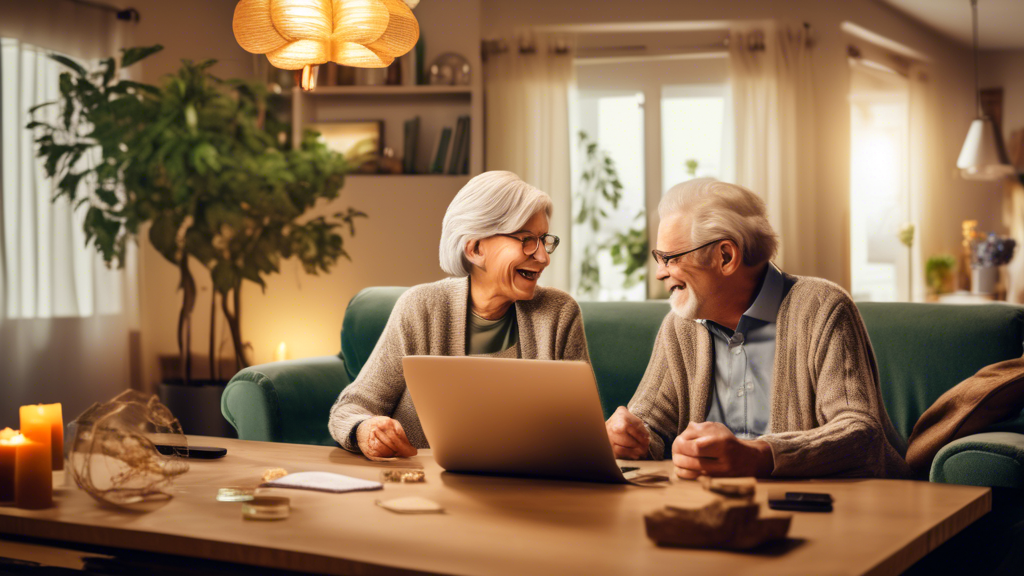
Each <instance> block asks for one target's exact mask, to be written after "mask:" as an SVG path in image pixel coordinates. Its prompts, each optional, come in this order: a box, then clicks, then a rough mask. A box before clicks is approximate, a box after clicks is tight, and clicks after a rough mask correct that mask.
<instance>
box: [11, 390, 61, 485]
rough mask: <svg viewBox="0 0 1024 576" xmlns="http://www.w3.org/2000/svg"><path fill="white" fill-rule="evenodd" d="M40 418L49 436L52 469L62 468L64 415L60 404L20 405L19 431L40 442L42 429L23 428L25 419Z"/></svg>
mask: <svg viewBox="0 0 1024 576" xmlns="http://www.w3.org/2000/svg"><path fill="white" fill-rule="evenodd" d="M26 418H31V419H32V420H42V421H43V422H44V423H45V425H44V428H45V434H48V435H49V437H50V441H49V442H50V449H51V451H52V455H51V458H52V461H53V462H52V466H53V469H54V470H63V469H64V417H63V414H61V409H60V404H59V403H57V404H32V405H29V406H22V407H21V433H22V434H23V435H24V436H25V437H26V438H28V439H30V440H32V441H33V442H42V441H43V440H42V437H41V436H40V435H41V434H43V433H44V431H43V429H42V428H40V429H36V428H33V429H32V430H26V429H25V419H26Z"/></svg>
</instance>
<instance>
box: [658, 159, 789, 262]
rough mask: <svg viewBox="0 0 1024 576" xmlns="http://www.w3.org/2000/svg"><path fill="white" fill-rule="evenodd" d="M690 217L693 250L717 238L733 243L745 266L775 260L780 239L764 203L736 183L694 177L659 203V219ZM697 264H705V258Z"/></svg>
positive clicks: (678, 185) (677, 187) (666, 195)
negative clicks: (737, 248) (672, 216)
mask: <svg viewBox="0 0 1024 576" xmlns="http://www.w3.org/2000/svg"><path fill="white" fill-rule="evenodd" d="M678 213H685V214H686V215H687V216H689V217H690V223H691V224H690V241H691V242H693V244H692V246H691V247H693V248H696V247H697V246H700V245H701V244H704V243H707V242H713V241H715V240H718V239H720V238H728V239H729V240H732V241H733V242H735V243H736V245H737V246H738V247H739V249H740V253H741V254H743V263H744V264H746V265H747V266H759V265H761V264H764V263H765V262H768V261H769V260H771V259H772V258H774V257H775V254H776V252H778V249H779V237H778V235H776V234H775V231H774V230H772V225H771V224H769V223H768V210H767V208H766V207H765V203H764V200H762V199H761V197H760V196H758V195H757V194H754V193H753V192H751V191H750V190H748V189H746V188H744V187H743V186H739V185H737V184H730V183H728V182H719V181H718V180H715V179H714V178H695V179H693V180H688V181H686V182H683V183H682V184H676V185H675V186H673V187H672V188H670V189H669V191H668V192H666V193H665V196H664V197H662V199H661V203H660V204H658V216H660V217H661V219H662V220H664V219H665V218H667V217H668V216H671V215H673V214H678ZM697 259H698V261H701V262H702V264H705V265H706V264H707V263H708V262H709V261H710V258H708V257H707V256H705V255H702V256H698V258H697Z"/></svg>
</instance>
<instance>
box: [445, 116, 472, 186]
mask: <svg viewBox="0 0 1024 576" xmlns="http://www.w3.org/2000/svg"><path fill="white" fill-rule="evenodd" d="M468 162H469V116H459V120H458V123H457V124H456V127H455V143H454V145H453V146H452V158H451V162H449V164H448V173H449V174H468V173H469V170H468V167H469V164H468Z"/></svg>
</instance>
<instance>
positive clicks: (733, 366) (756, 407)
mask: <svg viewBox="0 0 1024 576" xmlns="http://www.w3.org/2000/svg"><path fill="white" fill-rule="evenodd" d="M787 288H788V287H787V286H786V282H785V281H784V278H783V276H782V272H780V271H779V269H778V268H776V267H775V265H774V264H772V263H769V264H768V270H767V272H766V273H765V277H764V281H763V282H762V283H761V289H760V291H758V293H757V297H756V298H755V299H754V303H753V304H751V305H750V308H748V309H747V311H746V312H744V313H743V316H742V317H740V322H739V324H738V325H737V326H736V331H735V332H733V331H732V330H730V329H728V328H726V327H724V326H721V325H719V324H716V323H715V322H712V321H710V320H701V321H700V322H701V324H703V325H704V327H705V328H707V329H708V332H709V333H711V340H712V341H713V342H714V355H715V382H714V386H712V388H711V394H710V398H709V404H710V410H709V411H708V416H707V421H708V422H721V423H722V424H725V425H726V426H727V427H728V428H729V430H731V431H732V433H733V434H735V435H736V436H737V437H738V438H743V439H748V440H749V439H753V438H757V437H758V436H761V435H763V434H765V433H766V432H767V431H768V417H769V416H770V415H771V398H772V368H773V366H774V364H775V321H776V319H777V317H778V315H779V306H780V305H781V304H782V300H783V299H784V298H785V297H786V292H788V289H787Z"/></svg>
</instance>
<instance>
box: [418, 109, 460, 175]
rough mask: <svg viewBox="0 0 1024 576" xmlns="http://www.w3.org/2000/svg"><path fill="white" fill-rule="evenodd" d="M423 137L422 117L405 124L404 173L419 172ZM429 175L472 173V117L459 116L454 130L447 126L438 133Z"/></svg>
mask: <svg viewBox="0 0 1024 576" xmlns="http://www.w3.org/2000/svg"><path fill="white" fill-rule="evenodd" d="M419 135H420V117H419V116H416V117H415V118H412V119H410V120H407V121H406V122H405V150H404V153H405V155H404V157H403V160H402V172H404V173H405V174H415V173H416V157H417V153H418V141H419ZM428 173H430V174H469V116H459V118H458V121H457V122H456V124H455V128H454V129H453V128H452V127H450V126H446V127H444V128H442V129H441V132H440V133H439V134H438V137H437V143H436V145H435V146H434V153H433V155H432V156H431V157H430V164H429V168H428Z"/></svg>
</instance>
